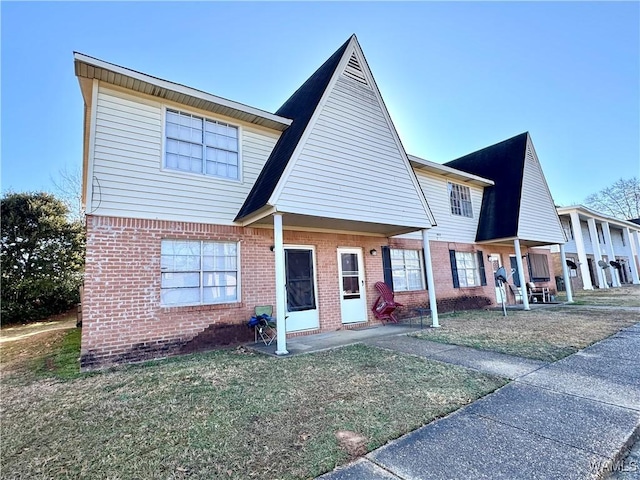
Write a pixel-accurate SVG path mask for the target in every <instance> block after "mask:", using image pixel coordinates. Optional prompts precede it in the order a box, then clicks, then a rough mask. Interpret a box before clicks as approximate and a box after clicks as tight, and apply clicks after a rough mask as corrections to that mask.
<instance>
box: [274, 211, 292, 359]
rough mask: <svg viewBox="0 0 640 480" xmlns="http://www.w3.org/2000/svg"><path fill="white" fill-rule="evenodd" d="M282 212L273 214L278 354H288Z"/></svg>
mask: <svg viewBox="0 0 640 480" xmlns="http://www.w3.org/2000/svg"><path fill="white" fill-rule="evenodd" d="M282 238H283V237H282V214H281V213H274V214H273V243H274V248H273V253H274V254H275V257H276V258H275V260H276V265H275V268H276V315H277V316H276V329H277V332H278V333H277V344H276V355H287V354H288V353H289V352H288V351H287V324H286V314H287V298H286V285H285V276H284V242H283V239H282Z"/></svg>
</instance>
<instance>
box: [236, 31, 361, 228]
mask: <svg viewBox="0 0 640 480" xmlns="http://www.w3.org/2000/svg"><path fill="white" fill-rule="evenodd" d="M350 41H351V38H349V40H347V41H346V42H345V43H344V44H343V45H342V46H341V47H340V48H339V49H338V50H337V51H336V52H335V53H334V54H333V55H331V57H329V59H328V60H327V61H326V62H324V63H323V64H322V66H320V68H318V69H317V70H316V71H315V73H314V74H313V75H311V77H309V79H308V80H307V81H306V82H304V84H303V85H302V86H301V87H300V88H298V90H296V91H295V93H294V94H293V95H291V97H289V99H288V100H287V101H286V102H285V103H284V105H282V107H280V108H279V109H278V111H277V112H276V115H279V116H281V117H286V118H290V119H292V120H293V123H292V124H291V126H289V128H287V129H286V130H285V131H284V133H283V134H282V135H281V136H280V139H279V140H278V142H277V143H276V145H275V147H274V148H273V151H272V152H271V155H270V156H269V159H268V160H267V162H266V163H265V165H264V168H263V169H262V171H261V172H260V175H259V176H258V178H257V180H256V183H255V184H254V185H253V188H252V189H251V191H250V192H249V195H248V196H247V198H246V200H245V202H244V205H242V208H241V209H240V211H239V212H238V215H237V216H236V220H240V219H241V218H243V217H246V216H247V215H250V214H251V213H253V212H255V211H257V210H259V209H260V208H262V207H264V206H265V205H266V204H267V202H268V201H269V197H271V194H272V193H273V191H274V189H275V188H276V185H277V184H278V181H279V180H280V177H281V176H282V173H283V172H284V169H285V168H286V166H287V164H288V163H289V160H290V159H291V155H292V154H293V151H294V150H295V148H296V146H297V145H298V142H299V141H300V138H301V137H302V134H303V133H304V131H305V129H306V128H307V125H308V124H309V120H311V117H312V116H313V113H314V112H315V111H316V108H317V107H318V104H319V103H320V99H321V98H322V95H323V94H324V92H325V90H326V89H327V86H328V85H329V80H331V77H332V76H333V72H334V71H335V69H336V68H337V66H338V63H340V59H341V58H342V55H343V54H344V52H345V50H346V49H347V45H349V42H350Z"/></svg>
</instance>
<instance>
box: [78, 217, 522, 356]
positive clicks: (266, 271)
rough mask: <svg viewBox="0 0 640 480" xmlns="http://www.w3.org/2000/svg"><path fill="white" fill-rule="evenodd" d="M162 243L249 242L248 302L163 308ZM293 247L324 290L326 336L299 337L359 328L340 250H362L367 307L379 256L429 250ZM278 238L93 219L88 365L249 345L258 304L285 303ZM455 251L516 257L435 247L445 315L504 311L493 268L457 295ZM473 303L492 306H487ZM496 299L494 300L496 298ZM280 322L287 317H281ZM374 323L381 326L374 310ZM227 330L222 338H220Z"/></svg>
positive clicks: (244, 259) (339, 243)
mask: <svg viewBox="0 0 640 480" xmlns="http://www.w3.org/2000/svg"><path fill="white" fill-rule="evenodd" d="M162 239H185V240H186V239H189V240H220V241H237V242H239V244H240V285H241V290H240V292H241V293H240V301H239V302H238V303H227V304H218V305H203V306H187V307H163V306H161V305H160V280H161V278H160V248H161V240H162ZM284 242H285V244H290V245H305V246H313V247H314V248H315V252H316V260H317V272H316V273H317V284H318V285H317V288H318V292H317V293H318V298H317V303H318V310H319V317H320V328H319V329H317V330H312V331H305V332H297V333H292V334H290V336H296V335H301V334H309V333H317V332H319V331H332V330H338V329H341V328H353V327H354V326H359V325H361V324H359V325H358V324H356V325H343V324H342V319H341V315H340V295H339V290H340V286H339V281H338V262H337V253H336V252H337V248H339V247H359V248H362V251H363V260H364V271H365V282H366V300H367V305H368V306H369V307H370V306H371V305H372V304H373V302H374V301H375V299H376V298H377V293H376V291H375V288H374V284H375V282H378V281H381V280H383V268H382V258H381V255H379V254H378V255H377V256H373V255H371V254H370V253H369V251H370V250H372V249H376V250H377V251H378V253H379V252H380V247H381V246H383V245H390V246H392V247H398V248H412V249H421V248H422V242H421V241H419V240H401V239H390V240H388V239H386V238H380V237H371V236H360V235H344V234H331V233H317V232H299V231H287V230H285V232H284ZM271 245H273V231H272V230H270V229H263V228H243V227H234V226H221V225H206V224H194V223H186V222H174V221H159V220H136V219H126V218H112V217H96V216H88V217H87V254H86V270H85V284H84V298H83V334H82V362H81V363H82V366H83V368H95V367H97V366H102V365H108V364H111V363H122V362H128V361H136V360H142V359H147V358H157V357H161V356H165V355H170V354H175V353H179V352H181V351H185V350H184V348H185V345H187V344H188V343H189V342H190V341H193V339H194V338H195V337H197V336H198V335H201V334H202V333H203V332H205V331H207V330H208V331H211V330H212V329H213V330H215V331H214V332H213V334H214V335H218V336H219V337H220V336H223V337H225V338H226V339H227V340H228V341H229V342H233V341H236V342H237V341H248V340H249V339H251V338H252V335H253V333H252V331H251V330H249V329H248V327H246V322H247V320H248V319H249V318H250V317H251V315H252V314H253V310H254V307H255V306H256V305H275V285H274V284H275V275H274V261H275V258H274V255H273V253H272V252H271V251H270V248H269V247H270V246H271ZM449 249H456V250H459V251H476V250H478V249H482V251H483V254H484V256H485V258H486V255H487V254H489V253H502V255H503V262H508V254H509V253H510V251H509V250H508V249H504V248H502V249H501V250H500V249H494V248H487V247H479V246H473V245H467V244H452V243H446V242H431V252H432V258H433V270H434V278H435V284H436V295H437V297H438V307H439V310H441V311H451V310H456V309H457V310H460V309H464V308H469V307H473V306H476V307H481V306H483V305H486V304H487V303H490V302H494V303H495V289H494V286H493V279H492V272H491V267H490V266H489V264H488V263H485V265H486V266H487V283H488V285H487V286H485V287H477V288H454V287H453V283H452V275H451V265H450V261H449ZM470 298H475V299H476V303H477V299H484V301H481V302H480V303H479V304H477V305H475V304H473V301H471V303H469V299H470ZM487 299H488V300H487ZM397 300H398V301H399V302H401V303H403V304H405V308H404V309H403V312H401V314H402V316H409V315H412V314H415V312H413V310H412V308H411V307H413V306H417V305H428V292H427V291H426V290H422V291H417V292H400V293H397ZM275 314H276V315H277V312H275ZM369 322H371V323H373V322H376V320H375V319H374V318H373V315H372V314H371V312H370V311H369ZM216 329H217V330H216Z"/></svg>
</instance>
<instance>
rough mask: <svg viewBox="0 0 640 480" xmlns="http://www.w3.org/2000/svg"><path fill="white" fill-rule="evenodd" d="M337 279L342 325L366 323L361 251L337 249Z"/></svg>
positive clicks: (358, 249) (357, 249)
mask: <svg viewBox="0 0 640 480" xmlns="http://www.w3.org/2000/svg"><path fill="white" fill-rule="evenodd" d="M338 278H339V279H340V313H341V315H342V323H357V322H366V321H367V299H366V298H365V294H364V292H365V287H364V269H363V262H362V249H360V248H339V249H338Z"/></svg>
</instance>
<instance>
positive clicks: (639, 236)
mask: <svg viewBox="0 0 640 480" xmlns="http://www.w3.org/2000/svg"><path fill="white" fill-rule="evenodd" d="M631 242H632V243H633V246H634V247H635V248H636V255H637V256H636V258H635V262H636V266H637V267H638V271H640V232H632V233H631ZM634 242H635V243H634Z"/></svg>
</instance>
